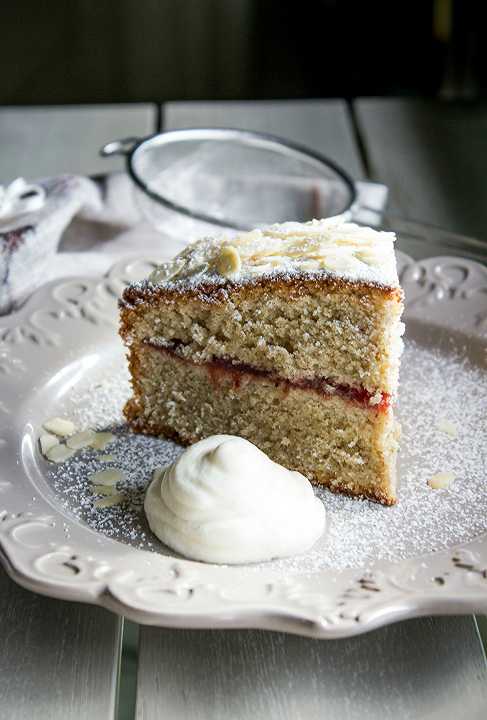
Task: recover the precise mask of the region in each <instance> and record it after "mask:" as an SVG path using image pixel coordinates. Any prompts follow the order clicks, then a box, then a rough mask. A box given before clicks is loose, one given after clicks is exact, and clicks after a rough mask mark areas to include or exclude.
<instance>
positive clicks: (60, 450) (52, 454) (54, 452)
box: [46, 443, 75, 463]
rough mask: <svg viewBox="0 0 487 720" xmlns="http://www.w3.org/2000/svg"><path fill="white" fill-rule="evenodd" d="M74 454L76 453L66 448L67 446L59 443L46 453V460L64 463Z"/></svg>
mask: <svg viewBox="0 0 487 720" xmlns="http://www.w3.org/2000/svg"><path fill="white" fill-rule="evenodd" d="M74 453H75V451H74V450H71V448H68V447H66V445H61V444H60V443H58V444H57V445H54V446H53V447H52V448H51V449H50V450H48V451H47V452H46V458H47V459H48V460H50V461H51V462H55V463H63V462H64V461H65V460H68V459H69V458H70V457H73V455H74Z"/></svg>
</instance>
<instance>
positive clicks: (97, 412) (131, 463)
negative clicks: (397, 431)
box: [48, 340, 487, 575]
mask: <svg viewBox="0 0 487 720" xmlns="http://www.w3.org/2000/svg"><path fill="white" fill-rule="evenodd" d="M129 394H130V391H129V387H128V376H127V371H126V369H125V363H124V362H123V361H122V360H118V359H117V361H116V362H114V364H113V367H111V368H110V372H108V373H105V374H104V377H103V379H101V380H98V381H96V382H94V383H93V384H92V385H87V386H85V387H83V388H80V389H79V390H78V391H77V393H76V394H75V395H72V396H71V403H72V406H71V405H70V407H69V408H67V409H66V412H69V417H70V418H72V419H73V420H74V421H75V422H76V424H77V426H78V427H80V428H81V429H84V428H87V427H91V428H105V427H107V428H110V429H112V430H113V431H114V432H115V434H116V435H117V440H116V441H115V442H114V443H112V444H111V445H110V446H109V447H108V448H107V450H105V451H104V452H103V453H96V452H95V451H93V450H90V449H86V450H83V451H81V452H80V453H77V454H76V455H75V456H74V457H73V458H71V459H69V460H68V461H67V462H66V463H64V464H63V465H61V466H57V467H56V468H55V469H53V470H51V471H50V472H49V476H48V481H49V482H50V484H51V486H52V488H53V489H54V491H55V493H56V494H57V496H58V498H59V500H60V502H61V504H62V505H63V506H64V507H65V509H67V510H68V512H69V513H70V514H72V515H74V516H75V517H77V518H79V520H81V521H82V522H85V523H87V524H88V525H89V526H90V527H92V528H93V529H94V530H96V531H98V532H100V533H104V534H106V535H108V536H110V537H112V538H115V539H118V540H120V541H122V542H126V543H129V544H131V545H134V546H136V547H139V548H144V549H147V550H155V551H158V552H164V554H171V555H174V553H173V552H172V551H169V550H167V548H163V546H162V545H161V544H160V543H159V542H158V540H157V539H156V538H154V536H153V535H152V534H151V533H150V531H149V529H148V527H147V524H146V521H145V518H144V514H143V510H142V502H143V494H144V490H145V487H146V486H147V484H148V483H149V481H150V478H151V473H152V470H153V469H154V468H155V467H159V466H163V465H167V464H169V463H170V462H172V461H173V460H174V459H175V458H176V457H177V456H178V454H180V453H181V452H182V448H180V447H179V446H177V445H175V444H174V443H172V442H167V441H164V440H159V439H157V438H151V437H144V436H141V435H134V434H132V433H130V432H128V431H127V429H126V427H125V426H124V425H123V424H122V421H121V408H122V406H123V403H124V401H125V399H126V398H127V397H128V395H129ZM486 409H487V374H486V372H485V370H482V369H481V368H480V367H478V366H475V365H473V364H472V363H470V362H469V361H468V360H467V359H466V358H465V356H464V354H463V353H457V352H455V351H451V352H445V351H443V350H441V351H440V350H439V349H437V350H431V349H427V348H425V347H423V346H421V345H419V344H417V343H415V342H413V341H411V340H407V341H406V348H405V353H404V356H403V363H402V367H401V388H400V402H399V417H400V422H401V425H402V439H401V453H400V489H399V499H398V504H397V505H396V506H394V507H383V506H381V505H377V504H375V503H372V502H369V501H367V500H356V499H351V498H348V497H343V496H339V495H334V494H332V493H330V492H329V491H327V490H325V489H321V488H319V489H317V490H316V493H317V495H318V496H319V497H320V498H321V500H322V501H323V503H324V505H325V508H326V510H327V514H328V530H327V532H326V533H325V535H324V536H323V537H322V538H321V540H319V541H318V543H317V544H316V545H315V547H314V548H313V549H312V550H311V551H310V552H308V553H307V554H306V555H302V556H299V557H294V558H290V559H288V560H279V561H274V562H272V563H265V564H262V565H254V566H252V570H253V571H258V570H259V569H260V568H262V567H265V568H266V569H267V570H268V569H273V570H276V571H278V572H279V573H282V574H283V575H288V574H294V573H306V574H308V573H309V574H311V573H315V572H319V571H321V570H324V569H326V568H333V569H336V570H339V569H344V568H350V567H366V566H369V565H371V564H372V563H374V562H375V561H377V560H380V559H383V560H391V561H400V560H403V559H406V558H410V557H414V556H418V555H422V554H425V553H430V552H434V551H438V550H442V549H445V548H446V547H448V546H451V545H455V544H458V543H461V542H465V541H468V540H472V539H474V538H475V537H478V536H479V535H480V534H482V533H484V532H486V531H487V477H486V467H487V414H486ZM445 418H446V419H447V420H448V422H449V423H451V424H452V425H454V426H455V428H456V429H457V432H456V435H455V436H454V437H451V435H449V434H446V433H445V432H442V430H441V423H439V420H440V419H442V420H444V419H445ZM107 452H108V453H110V454H111V455H113V456H114V460H113V461H111V462H108V463H107V462H106V461H103V460H101V457H103V455H105V454H106V453H107ZM107 467H117V468H119V469H120V470H122V472H123V474H124V480H123V481H121V483H119V485H118V486H117V492H121V493H122V494H123V495H124V498H126V502H125V503H124V504H123V505H116V506H113V507H108V508H103V509H95V507H94V496H93V494H92V491H91V485H90V483H89V481H88V476H89V475H90V474H91V473H93V472H95V471H97V470H102V469H106V468H107ZM441 472H449V473H452V474H453V476H454V477H455V480H454V481H453V482H452V483H451V485H450V487H449V488H448V489H445V490H441V489H440V490H433V489H432V488H431V487H430V486H429V485H428V480H429V479H430V478H431V477H432V476H434V475H436V474H438V473H441Z"/></svg>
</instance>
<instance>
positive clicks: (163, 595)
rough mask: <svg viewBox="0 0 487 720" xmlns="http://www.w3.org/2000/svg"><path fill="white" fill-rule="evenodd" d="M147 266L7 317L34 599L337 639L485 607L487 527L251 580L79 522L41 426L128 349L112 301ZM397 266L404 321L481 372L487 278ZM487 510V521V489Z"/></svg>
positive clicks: (270, 571)
mask: <svg viewBox="0 0 487 720" xmlns="http://www.w3.org/2000/svg"><path fill="white" fill-rule="evenodd" d="M152 265H154V263H153V262H151V261H137V262H133V261H128V262H126V263H123V262H122V263H119V264H117V265H116V266H114V267H113V269H112V270H111V272H110V273H109V274H108V276H107V277H106V278H104V279H102V280H87V279H70V280H64V281H59V282H55V283H52V284H50V285H48V286H46V287H44V288H43V289H41V290H40V291H38V292H37V293H36V294H35V295H34V296H33V297H32V298H31V299H30V300H29V302H28V303H27V304H26V305H25V306H24V307H23V308H22V310H20V311H19V312H17V313H15V314H14V315H12V316H9V317H6V318H1V319H0V384H1V395H0V458H1V466H0V548H1V560H2V562H3V564H4V566H5V568H6V569H7V571H8V573H9V574H10V575H11V576H12V577H13V578H14V579H15V580H16V581H18V582H19V583H20V584H21V585H23V586H25V587H27V588H29V589H31V590H34V591H37V592H41V593H45V594H47V595H52V596H55V597H60V598H66V599H71V600H78V601H84V602H91V603H95V604H99V605H103V606H104V607H107V608H110V609H111V610H113V611H115V612H118V613H120V614H123V615H125V616H127V617H129V618H131V619H133V620H136V621H138V622H141V623H146V624H154V625H165V626H176V627H200V628H217V627H254V628H262V629H270V630H282V631H287V632H293V633H298V634H302V635H310V636H315V637H326V638H331V637H343V636H350V635H355V634H358V633H361V632H364V631H366V630H369V629H372V628H374V627H377V626H380V625H384V624H386V623H389V622H392V621H394V620H398V619H400V618H407V617H413V616H418V615H424V614H433V613H471V612H487V536H486V535H485V533H484V532H483V530H482V532H481V534H480V535H479V533H478V532H477V536H474V537H471V538H470V539H469V542H467V543H463V544H462V545H460V546H458V545H457V546H455V547H445V548H444V549H442V550H441V551H439V552H434V553H430V554H427V555H422V556H419V557H418V556H414V557H408V559H406V560H401V561H399V562H390V561H385V560H381V561H378V562H375V563H374V564H373V565H372V567H369V568H368V569H367V570H366V571H364V570H363V569H361V568H348V569H345V570H337V569H326V570H322V571H321V572H312V573H308V574H306V573H297V574H293V573H289V574H288V575H283V573H282V572H280V573H278V572H275V570H274V568H273V564H272V563H269V564H266V565H263V566H262V567H260V568H258V569H255V570H254V571H253V572H249V571H248V569H245V568H239V567H225V566H213V565H205V564H201V563H195V562H190V561H187V560H184V559H181V558H176V557H171V556H170V555H162V554H159V553H155V552H148V551H147V550H139V549H135V548H134V547H132V546H130V545H127V544H123V543H121V542H117V541H115V540H113V539H110V538H107V537H105V536H104V535H102V534H100V533H97V532H94V531H93V529H91V528H89V527H88V526H87V525H85V524H83V522H81V521H80V520H77V519H76V518H75V517H73V516H72V515H71V514H70V512H69V510H67V509H66V508H65V506H64V505H63V504H62V502H61V501H60V498H59V497H58V496H57V495H56V493H55V491H54V490H53V486H52V483H50V482H48V480H47V476H48V474H49V470H50V467H49V465H48V463H46V462H45V461H44V460H43V459H42V457H41V456H40V454H39V451H38V448H37V442H36V440H37V437H38V432H39V428H40V426H41V425H42V422H43V421H44V420H45V419H46V418H47V417H50V416H53V415H55V414H59V413H60V412H63V409H64V408H65V406H66V402H67V400H69V397H70V394H72V393H73V392H75V391H76V388H77V387H78V385H79V384H80V383H81V382H83V381H86V378H87V377H88V378H89V377H90V375H91V374H93V373H95V372H97V371H99V370H100V367H101V368H102V369H103V364H104V363H106V362H107V354H108V355H110V353H115V354H117V353H120V345H119V341H118V339H117V335H116V322H117V307H116V306H117V298H118V297H119V295H120V293H121V291H122V289H123V287H124V285H125V284H127V283H128V282H129V281H132V280H135V279H139V278H141V277H143V276H145V275H146V274H147V272H148V271H149V269H150V267H152ZM400 271H401V281H402V284H403V287H404V288H405V291H406V296H407V311H406V323H407V324H408V323H409V327H410V328H413V329H414V334H415V337H416V338H417V339H418V341H419V342H421V343H423V344H425V343H426V345H427V344H428V343H429V344H430V345H431V344H432V345H435V343H436V344H437V345H438V348H439V352H440V353H441V352H442V351H443V350H442V347H443V346H444V344H445V342H447V341H448V338H454V339H455V343H457V344H459V346H460V347H461V348H462V350H461V351H462V352H464V353H465V354H466V356H468V357H469V358H470V361H472V362H473V363H474V364H475V365H476V367H478V368H485V360H486V351H487V337H486V335H487V270H486V269H485V268H483V267H482V266H481V265H479V264H476V263H475V262H472V261H469V260H462V259H458V258H448V257H442V258H429V259H427V260H423V261H421V262H418V263H415V262H414V261H412V260H411V259H409V258H408V257H406V256H404V255H401V256H400ZM445 338H446V340H445ZM485 372H487V371H485ZM486 410H487V408H486ZM483 461H484V462H485V455H484V456H483ZM484 501H485V511H486V512H485V515H486V517H487V488H486V493H485V499H483V498H482V497H481V498H480V500H479V502H481V503H482V502H484ZM385 512H387V510H386V511H385ZM485 529H486V530H487V521H486V528H485Z"/></svg>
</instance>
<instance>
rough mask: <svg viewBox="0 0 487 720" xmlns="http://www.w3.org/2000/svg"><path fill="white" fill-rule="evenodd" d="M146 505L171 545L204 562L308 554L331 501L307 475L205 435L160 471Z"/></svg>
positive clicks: (232, 439)
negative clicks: (325, 499) (322, 497)
mask: <svg viewBox="0 0 487 720" xmlns="http://www.w3.org/2000/svg"><path fill="white" fill-rule="evenodd" d="M144 509H145V513H146V516H147V520H148V523H149V526H150V528H151V530H152V531H153V532H154V534H155V535H157V537H158V538H159V539H160V540H161V541H162V542H163V543H164V544H166V545H168V546H169V547H171V548H173V549H174V550H176V551H177V552H179V553H181V554H182V555H185V556H186V557H189V558H192V559H194V560H202V561H203V562H213V563H225V564H240V563H251V562H261V561H264V560H271V559H273V558H279V557H288V556H290V555H295V554H298V553H303V552H305V551H306V550H308V549H309V548H310V547H311V546H312V545H313V544H314V543H315V542H316V540H318V538H319V537H320V536H321V535H322V533H323V531H324V528H325V509H324V506H323V504H322V502H321V501H320V500H319V499H318V498H316V497H315V495H314V492H313V488H312V486H311V484H310V483H309V482H308V480H307V479H306V478H305V477H304V475H301V473H298V472H293V471H291V470H287V469H286V468H284V467H283V466H282V465H278V464H277V463H275V462H273V461H272V460H271V459H270V458H269V457H268V456H267V455H266V454H265V453H263V452H262V451H261V450H259V449H258V448H257V447H256V446H255V445H253V444H252V443H251V442H249V441H248V440H244V439H243V438H240V437H236V436H233V435H213V436H211V437H209V438H206V439H205V440H201V441H200V442H197V443H196V444H194V445H192V446H190V447H189V448H187V450H185V452H184V453H183V454H182V455H181V456H180V457H179V458H178V459H177V460H176V461H175V462H174V463H173V464H172V465H170V466H169V467H167V468H166V469H165V470H164V471H163V472H162V473H161V472H159V473H156V474H155V477H154V479H153V481H152V482H151V484H150V485H149V488H148V490H147V493H146V496H145V502H144Z"/></svg>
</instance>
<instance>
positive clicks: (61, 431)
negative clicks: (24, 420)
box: [42, 417, 76, 437]
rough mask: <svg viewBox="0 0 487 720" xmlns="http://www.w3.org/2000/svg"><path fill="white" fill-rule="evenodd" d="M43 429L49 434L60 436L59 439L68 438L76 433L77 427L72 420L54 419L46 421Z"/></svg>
mask: <svg viewBox="0 0 487 720" xmlns="http://www.w3.org/2000/svg"><path fill="white" fill-rule="evenodd" d="M42 427H43V428H44V430H47V432H49V433H53V434H54V435H58V436H59V437H68V436H69V435H73V434H74V433H75V432H76V425H75V424H74V423H73V422H71V420H66V419H65V418H60V417H53V418H51V419H50V420H46V422H45V423H43V425H42Z"/></svg>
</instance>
